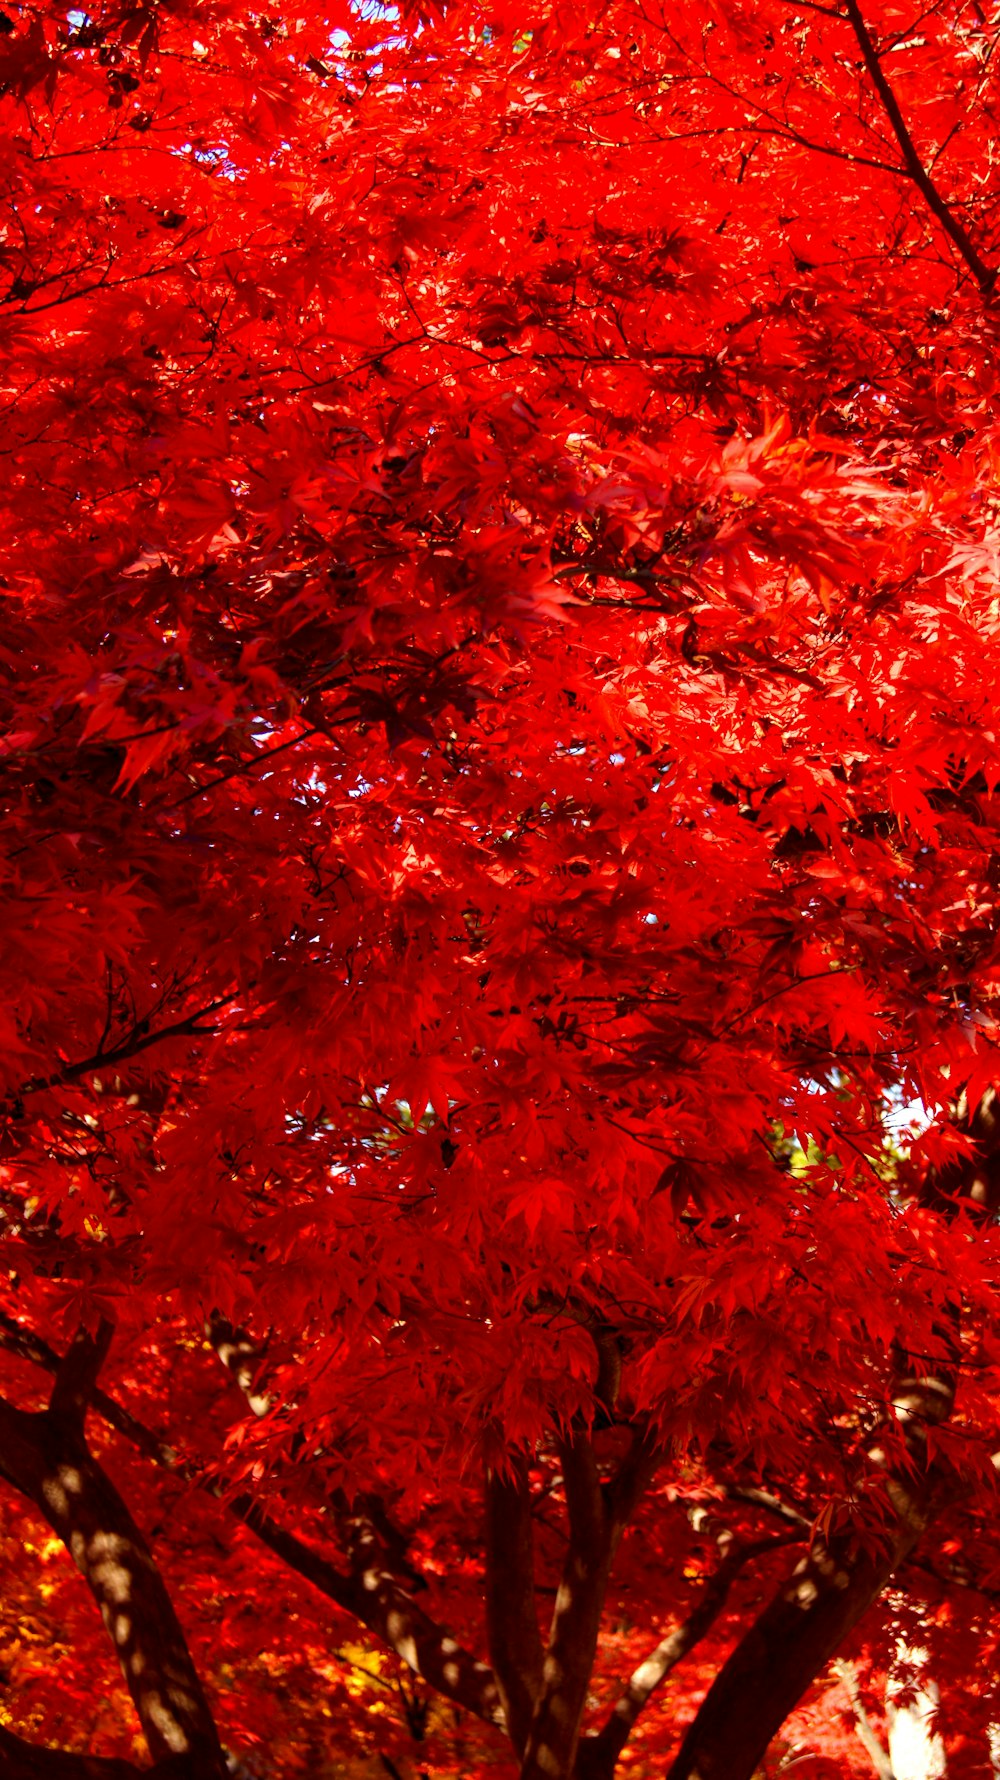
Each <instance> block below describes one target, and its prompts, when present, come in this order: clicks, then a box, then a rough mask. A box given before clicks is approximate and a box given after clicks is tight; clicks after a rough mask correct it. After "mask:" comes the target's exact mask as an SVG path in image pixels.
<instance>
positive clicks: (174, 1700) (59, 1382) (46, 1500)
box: [0, 1336, 226, 1780]
mask: <svg viewBox="0 0 1000 1780" xmlns="http://www.w3.org/2000/svg"><path fill="white" fill-rule="evenodd" d="M102 1357H103V1355H102V1353H101V1352H100V1351H99V1350H98V1349H97V1347H96V1345H95V1344H94V1343H93V1342H91V1341H90V1338H89V1337H87V1336H84V1337H81V1338H78V1340H77V1342H76V1343H75V1344H74V1346H73V1348H71V1350H70V1353H69V1355H68V1356H67V1360H66V1361H64V1362H63V1366H62V1367H61V1368H60V1372H59V1374H58V1375H57V1377H56V1383H55V1387H54V1389H53V1392H52V1399H51V1403H50V1406H49V1408H48V1409H47V1410H44V1411H42V1412H41V1413H40V1414H28V1413H26V1412H24V1411H23V1410H19V1409H15V1408H14V1407H13V1406H12V1405H11V1404H9V1403H7V1402H5V1401H4V1400H2V1399H0V1476H2V1477H4V1478H6V1480H7V1482H8V1483H10V1484H12V1485H13V1487H14V1488H15V1489H16V1490H19V1491H20V1492H21V1494H22V1495H24V1496H26V1497H27V1498H28V1500H29V1501H31V1502H33V1503H34V1505H35V1507H36V1508H37V1509H38V1510H39V1512H40V1513H41V1514H43V1515H44V1517H45V1519H46V1520H47V1521H48V1523H49V1525H50V1527H51V1528H52V1529H53V1531H54V1532H55V1533H57V1534H58V1536H59V1538H60V1539H61V1540H62V1541H63V1543H64V1545H65V1546H66V1549H67V1551H68V1552H69V1554H70V1556H71V1558H72V1559H73V1562H74V1564H75V1565H76V1567H77V1569H78V1570H79V1571H80V1574H81V1575H82V1576H83V1578H84V1580H85V1582H86V1583H87V1586H88V1587H89V1589H90V1591H91V1594H92V1595H93V1597H94V1599H95V1601H96V1602H97V1605H98V1607H99V1609H100V1613H101V1618H102V1619H103V1621H104V1624H105V1627H106V1629H107V1631H108V1634H109V1636H110V1638H111V1639H112V1642H113V1643H114V1646H115V1649H116V1651H117V1653H118V1660H119V1662H120V1663H121V1668H122V1674H123V1675H124V1677H125V1683H126V1686H127V1687H128V1690H129V1693H130V1694H131V1696H132V1700H133V1702H134V1704H135V1708H136V1712H137V1713H138V1716H139V1722H140V1724H141V1725H142V1729H143V1734H144V1735H145V1738H146V1742H147V1743H148V1745H149V1752H150V1754H151V1756H152V1757H153V1760H154V1762H157V1763H159V1762H160V1761H166V1760H170V1759H171V1758H176V1760H177V1761H178V1762H182V1765H183V1771H184V1775H185V1780H221V1776H223V1775H224V1774H225V1772H226V1767H225V1760H224V1757H223V1753H222V1748H221V1745H220V1743H219V1737H218V1732H217V1731H216V1728H215V1722H214V1720H213V1718H212V1714H211V1711H210V1710H209V1706H208V1702H207V1700H206V1698H205V1695H204V1692H203V1690H202V1686H201V1682H200V1680H199V1678H198V1675H197V1672H196V1670H195V1667H194V1664H193V1662H192V1660H191V1656H190V1653H189V1651H188V1647H187V1642H186V1640H185V1637H184V1633H183V1631H182V1630H181V1626H180V1622H179V1621H178V1619H177V1615H176V1613H175V1612H174V1609H173V1604H172V1602H171V1600H170V1596H169V1594H168V1593H167V1590H166V1587H165V1586H164V1583H163V1579H162V1577H161V1576H160V1573H159V1571H158V1570H157V1568H156V1564H155V1563H154V1561H153V1557H152V1554H151V1552H150V1550H149V1547H148V1545H147V1544H146V1541H145V1539H144V1538H143V1536H142V1534H141V1532H140V1531H139V1528H138V1527H137V1526H136V1524H135V1521H134V1520H133V1519H132V1516H131V1515H130V1513H129V1511H128V1509H127V1507H126V1505H125V1503H124V1501H123V1500H122V1498H121V1496H120V1495H119V1493H118V1491H117V1490H116V1488H115V1486H114V1484H113V1483H112V1482H111V1479H110V1478H109V1477H108V1475H107V1473H106V1472H105V1471H104V1470H103V1469H102V1467H101V1466H100V1465H99V1464H98V1463H97V1460H96V1459H95V1458H94V1457H93V1455H92V1454H91V1452H90V1449H89V1447H88V1445H87V1442H86V1439H85V1438H84V1431H83V1418H84V1412H85V1407H86V1400H87V1395H88V1390H92V1388H93V1385H94V1383H95V1382H96V1375H97V1367H98V1366H99V1364H100V1359H101V1358H102ZM37 1753H38V1755H39V1759H40V1760H41V1758H42V1757H43V1756H44V1757H45V1758H46V1759H47V1760H48V1766H47V1767H46V1768H45V1772H50V1771H52V1772H54V1771H55V1770H54V1768H53V1765H52V1764H53V1763H54V1762H55V1761H56V1759H57V1758H58V1757H59V1753H60V1752H57V1751H48V1752H37ZM15 1757H16V1759H18V1760H21V1761H23V1760H25V1759H27V1758H26V1757H23V1756H17V1754H16V1751H15V1750H14V1749H13V1747H12V1746H11V1745H9V1744H8V1745H7V1747H6V1749H3V1748H0V1772H2V1771H3V1765H6V1766H7V1768H8V1770H9V1771H13V1769H12V1764H13V1763H14V1761H15ZM49 1758H51V1759H49ZM42 1771H43V1770H42V1767H41V1766H40V1767H39V1768H38V1772H39V1774H41V1773H42Z"/></svg>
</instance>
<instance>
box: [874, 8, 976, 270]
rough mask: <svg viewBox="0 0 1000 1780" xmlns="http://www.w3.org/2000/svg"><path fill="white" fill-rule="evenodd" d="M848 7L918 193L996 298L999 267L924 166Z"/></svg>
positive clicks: (884, 77) (963, 257) (889, 88)
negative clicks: (979, 245)
mask: <svg viewBox="0 0 1000 1780" xmlns="http://www.w3.org/2000/svg"><path fill="white" fill-rule="evenodd" d="M844 4H845V6H846V9H847V17H848V19H849V20H850V23H851V28H852V29H853V31H854V35H855V37H856V38H857V40H858V44H859V46H860V49H861V54H862V56H863V58H864V63H865V67H866V68H867V70H868V73H869V76H870V78H871V82H872V85H873V86H874V88H875V91H876V92H877V93H878V96H879V99H880V100H881V102H882V108H883V110H884V111H885V114H886V117H887V118H888V119H889V123H890V125H891V126H892V132H893V135H894V136H895V138H896V141H897V142H898V143H899V146H900V148H901V149H902V151H903V162H904V165H905V168H906V171H907V173H908V174H909V176H910V178H911V179H912V181H913V183H914V185H915V186H916V188H917V190H918V191H919V192H920V193H921V195H922V197H923V199H924V202H925V203H926V205H927V207H928V209H929V210H930V211H931V212H932V213H933V215H934V216H936V217H937V220H938V222H939V223H940V224H941V227H942V228H943V229H944V231H945V234H946V235H947V236H948V238H949V240H950V241H951V242H952V243H953V245H954V246H955V247H956V248H957V250H958V252H959V254H960V256H961V258H962V259H963V260H964V261H965V263H966V265H967V266H968V268H969V270H970V272H971V273H972V275H973V277H974V278H975V280H976V283H977V284H978V286H979V288H980V290H981V291H982V293H983V295H984V296H985V297H989V296H991V295H992V293H993V287H994V285H995V284H996V279H997V271H996V268H995V267H992V266H988V265H987V264H986V261H985V260H984V259H983V258H982V256H981V255H980V254H979V252H978V251H977V249H976V247H975V245H974V243H973V242H972V240H971V238H970V236H969V235H968V233H967V231H966V230H965V229H964V228H963V227H962V224H961V223H960V222H959V220H958V218H957V216H956V215H955V213H954V211H953V210H952V209H951V206H950V205H949V204H948V203H947V201H946V200H945V199H944V198H943V197H942V196H941V193H940V192H939V191H938V188H937V186H936V185H935V184H934V181H933V179H932V178H931V176H930V174H929V173H928V171H927V169H926V167H925V166H924V164H923V161H922V160H921V159H920V156H919V154H918V153H917V148H916V144H915V143H914V140H913V137H912V136H911V135H910V132H909V129H908V128H907V124H906V119H905V118H904V116H903V113H902V111H901V110H900V107H899V101H898V99H897V98H896V95H895V93H894V92H893V90H892V87H891V86H890V85H889V82H888V80H887V78H886V75H885V70H884V69H883V67H882V63H881V61H880V60H879V54H878V51H877V49H876V48H875V45H874V43H873V41H872V38H871V34H870V32H869V30H868V26H867V25H866V24H865V20H864V15H863V14H862V11H861V7H860V6H859V4H858V0H844Z"/></svg>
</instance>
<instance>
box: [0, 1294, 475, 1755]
mask: <svg viewBox="0 0 1000 1780" xmlns="http://www.w3.org/2000/svg"><path fill="white" fill-rule="evenodd" d="M0 1344H2V1345H3V1346H5V1347H7V1348H9V1349H10V1350H11V1351H12V1352H15V1353H18V1354H19V1355H20V1357H21V1358H22V1359H26V1360H30V1361H31V1362H32V1364H34V1365H37V1366H41V1367H43V1368H44V1369H45V1370H46V1371H47V1372H55V1371H57V1369H58V1367H59V1365H60V1358H59V1355H58V1354H57V1353H56V1351H55V1349H54V1348H52V1347H50V1346H49V1344H48V1342H46V1341H44V1340H42V1338H41V1337H40V1336H37V1335H35V1334H33V1333H32V1332H30V1331H28V1330H25V1329H24V1328H23V1327H22V1326H21V1325H20V1324H19V1323H17V1322H16V1321H15V1320H14V1319H13V1318H12V1317H9V1316H8V1315H6V1313H4V1312H2V1311H0ZM91 1406H92V1407H93V1409H94V1410H95V1411H96V1412H97V1414H98V1415H100V1416H102V1417H103V1419H104V1420H105V1421H106V1422H108V1423H109V1424H110V1426H111V1427H113V1428H115V1429H116V1430H117V1431H118V1433H120V1434H122V1435H123V1436H124V1438H125V1439H126V1440H128V1441H129V1442H130V1444H131V1445H133V1446H134V1447H136V1448H137V1449H138V1450H139V1451H140V1452H142V1453H143V1454H144V1455H145V1456H146V1457H147V1458H148V1459H151V1460H152V1462H153V1463H154V1464H155V1465H158V1466H160V1467H161V1468H162V1469H164V1470H167V1471H170V1472H172V1473H173V1474H174V1475H175V1476H177V1477H181V1478H183V1479H185V1481H187V1482H188V1483H191V1484H193V1485H194V1486H195V1487H196V1488H198V1489H203V1490H205V1491H206V1492H207V1493H208V1494H210V1495H213V1496H215V1497H216V1498H219V1496H220V1491H219V1488H218V1485H217V1484H215V1483H213V1482H212V1481H210V1480H209V1479H207V1478H205V1477H204V1476H203V1475H202V1474H201V1473H200V1472H198V1471H197V1470H195V1469H194V1468H193V1467H192V1466H189V1465H186V1464H184V1463H182V1462H181V1461H180V1460H179V1459H178V1456H177V1453H176V1452H175V1451H174V1449H173V1448H172V1447H171V1446H170V1445H169V1444H168V1443H167V1442H166V1441H165V1440H162V1439H160V1437H159V1436H158V1435H157V1434H155V1433H154V1432H153V1431H152V1429H150V1428H147V1427H146V1426H145V1424H144V1423H143V1422H141V1421H139V1420H138V1418H137V1417H136V1416H134V1415H133V1414H132V1413H131V1411H130V1410H128V1409H126V1408H125V1407H124V1406H123V1405H122V1404H120V1403H118V1402H116V1401H115V1399H114V1398H113V1397H110V1396H108V1394H107V1393H106V1392H105V1391H102V1390H99V1389H98V1390H95V1391H94V1394H93V1396H92V1398H91ZM14 1413H16V1412H14ZM2 1457H3V1455H2V1454H0V1463H2ZM223 1501H224V1505H225V1507H226V1508H227V1509H228V1510H229V1513H230V1514H232V1515H233V1517H234V1518H235V1519H236V1520H239V1521H241V1522H242V1523H243V1525H244V1526H246V1527H248V1528H249V1530H250V1531H251V1532H252V1533H254V1534H255V1535H256V1537H257V1538H258V1539H259V1540H260V1541H261V1544H262V1545H266V1546H267V1548H268V1550H269V1551H272V1552H273V1553H274V1554H275V1556H276V1557H278V1558H280V1559H281V1561H282V1562H283V1563H285V1564H287V1565H288V1567H289V1569H291V1570H294V1571H295V1573H296V1575H298V1576H301V1577H303V1578H304V1580H305V1581H307V1582H309V1583H310V1584H311V1585H312V1587H313V1588H315V1589H317V1590H318V1591H319V1592H320V1594H323V1595H325V1596H326V1598H327V1600H329V1601H332V1602H333V1603H334V1605H335V1606H337V1607H339V1608H341V1609H342V1610H343V1611H344V1612H345V1613H349V1614H350V1615H351V1616H352V1618H354V1619H357V1620H359V1621H360V1622H361V1624H362V1625H364V1626H367V1628H368V1630H369V1631H370V1632H372V1633H373V1634H374V1636H375V1637H377V1638H378V1639H379V1640H380V1641H381V1642H382V1643H384V1644H386V1645H387V1646H388V1647H389V1649H390V1650H392V1651H394V1652H395V1654H396V1655H397V1656H398V1657H399V1658H400V1660H401V1661H402V1662H405V1663H406V1664H407V1666H408V1667H409V1668H411V1669H413V1671H414V1673H415V1674H418V1675H422V1676H423V1677H424V1679H425V1680H426V1681H427V1683H428V1685H429V1686H431V1687H433V1688H434V1689H435V1691H436V1692H437V1693H440V1694H443V1695H444V1697H445V1698H446V1699H449V1700H452V1701H453V1702H454V1703H455V1705H457V1706H462V1707H464V1709H465V1710H466V1711H468V1712H471V1713H473V1715H474V1716H475V1717H477V1718H481V1719H482V1720H483V1721H484V1722H485V1723H487V1724H493V1725H495V1726H497V1728H498V1729H500V1730H505V1729H506V1720H505V1717H504V1711H503V1706H502V1704H501V1699H500V1692H499V1689H498V1687H497V1684H496V1680H495V1678H494V1675H493V1672H492V1670H491V1669H490V1667H489V1665H488V1664H487V1663H482V1662H480V1661H479V1660H478V1659H477V1658H476V1657H474V1656H472V1655H471V1654H470V1653H469V1652H468V1651H467V1650H464V1649H463V1648H462V1646H461V1645H460V1644H458V1643H457V1642H456V1640H455V1639H454V1638H452V1637H451V1635H450V1634H449V1633H448V1632H447V1631H446V1630H445V1629H444V1628H443V1627H442V1626H440V1625H438V1624H437V1622H436V1621H435V1620H433V1619H432V1618H431V1617H430V1615H429V1614H427V1613H424V1612H422V1611H421V1609H420V1608H419V1607H418V1606H417V1605H416V1604H415V1603H414V1601H413V1600H412V1598H411V1596H410V1594H409V1593H408V1592H407V1590H406V1588H405V1587H403V1586H402V1585H401V1584H400V1582H399V1581H398V1579H397V1578H396V1577H395V1576H394V1575H393V1574H392V1573H391V1572H390V1571H388V1570H386V1569H383V1568H378V1569H377V1570H375V1569H372V1570H371V1571H369V1572H359V1573H357V1574H355V1575H352V1576H344V1575H342V1574H341V1572H340V1571H339V1570H337V1569H336V1567H335V1566H334V1565H333V1564H331V1563H330V1562H329V1560H328V1559H327V1558H325V1557H324V1556H323V1555H322V1553H321V1552H318V1551H316V1550H314V1549H313V1547H312V1546H310V1545H307V1544H306V1542H305V1541H304V1540H302V1539H300V1538H299V1537H298V1535H297V1534H295V1533H291V1532H289V1531H287V1529H286V1528H284V1527H282V1526H280V1525H279V1523H278V1522H277V1521H275V1520H273V1519H272V1518H271V1516H270V1515H269V1514H267V1513H266V1511H265V1510H264V1509H263V1508H261V1506H260V1504H259V1503H258V1502H257V1501H256V1500H255V1499H254V1498H253V1497H252V1496H250V1495H240V1496H235V1497H231V1498H229V1499H228V1500H227V1499H225V1498H223Z"/></svg>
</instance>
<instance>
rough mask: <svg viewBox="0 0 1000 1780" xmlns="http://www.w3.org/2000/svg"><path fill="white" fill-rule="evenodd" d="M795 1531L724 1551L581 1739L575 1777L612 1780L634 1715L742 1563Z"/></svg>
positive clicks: (718, 1603) (696, 1634)
mask: <svg viewBox="0 0 1000 1780" xmlns="http://www.w3.org/2000/svg"><path fill="white" fill-rule="evenodd" d="M799 1538H800V1535H798V1534H796V1533H788V1534H785V1535H783V1536H782V1535H779V1536H778V1537H776V1538H772V1539H755V1540H753V1541H752V1542H751V1543H750V1544H747V1545H739V1546H736V1547H735V1548H734V1549H731V1550H729V1551H727V1553H726V1555H725V1557H724V1558H723V1560H722V1562H721V1564H720V1565H719V1567H718V1569H717V1570H716V1571H715V1573H714V1575H712V1576H710V1577H709V1579H708V1581H707V1583H706V1584H705V1587H704V1589H703V1590H702V1593H701V1597H700V1599H699V1600H698V1602H697V1604H696V1605H695V1607H694V1609H693V1610H692V1612H691V1613H689V1614H688V1617H687V1619H685V1620H682V1622H681V1624H680V1625H678V1626H675V1627H674V1629H673V1631H672V1632H668V1634H667V1636H666V1637H665V1638H662V1639H661V1640H660V1642H659V1644H657V1646H656V1648H655V1650H652V1651H651V1652H650V1654H649V1656H647V1657H646V1659H645V1661H644V1662H641V1663H640V1664H639V1667H638V1668H637V1669H635V1670H633V1672H632V1675H631V1676H630V1678H629V1682H628V1686H627V1687H626V1688H625V1690H624V1692H623V1693H622V1694H621V1695H620V1697H619V1698H618V1700H617V1701H616V1702H615V1705H614V1707H613V1708H612V1711H611V1714H610V1717H609V1718H608V1719H607V1721H606V1722H605V1724H604V1726H603V1727H602V1729H601V1730H600V1731H598V1732H597V1734H596V1735H595V1736H592V1737H587V1738H585V1739H584V1741H583V1742H582V1743H581V1744H580V1750H579V1754H578V1757H577V1766H578V1769H579V1773H580V1780H612V1776H613V1775H614V1771H615V1767H616V1764H617V1761H618V1757H619V1756H620V1754H621V1752H622V1750H623V1749H624V1747H625V1744H626V1743H627V1742H628V1739H629V1737H630V1736H631V1734H632V1731H633V1729H634V1726H635V1723H636V1720H637V1719H638V1717H639V1714H640V1712H641V1711H642V1709H643V1707H644V1706H645V1705H646V1703H647V1701H648V1700H649V1698H650V1695H651V1694H652V1693H653V1691H654V1690H655V1689H656V1688H657V1687H659V1685H660V1683H661V1682H662V1681H663V1680H665V1678H666V1676H667V1675H669V1674H670V1671H671V1669H675V1668H676V1667H677V1664H678V1663H679V1662H681V1661H682V1660H683V1658H684V1657H685V1656H687V1654H688V1652H689V1651H691V1650H693V1649H694V1647H695V1645H696V1644H698V1643H700V1642H701V1639H702V1638H704V1637H705V1635H706V1633H707V1632H709V1631H710V1630H711V1628H712V1626H713V1625H714V1624H715V1622H716V1620H717V1619H718V1617H719V1615H720V1613H721V1612H722V1609H723V1608H724V1606H725V1604H726V1602H727V1600H728V1599H729V1593H730V1590H731V1588H732V1586H733V1583H734V1582H735V1580H736V1578H737V1576H738V1575H739V1573H740V1571H741V1570H742V1569H743V1567H744V1565H745V1564H748V1563H750V1562H751V1560H752V1559H753V1558H756V1557H760V1556H761V1555H762V1554H763V1553H766V1552H771V1551H777V1550H781V1549H783V1548H784V1547H785V1546H786V1545H790V1544H794V1543H796V1542H797V1541H798V1540H799Z"/></svg>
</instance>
